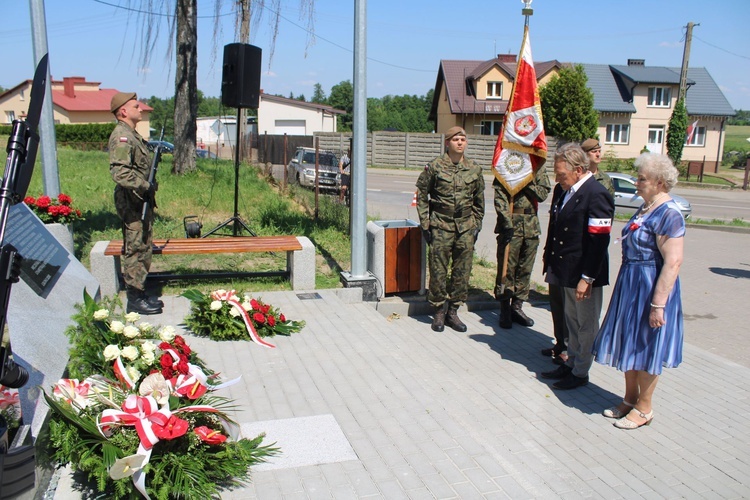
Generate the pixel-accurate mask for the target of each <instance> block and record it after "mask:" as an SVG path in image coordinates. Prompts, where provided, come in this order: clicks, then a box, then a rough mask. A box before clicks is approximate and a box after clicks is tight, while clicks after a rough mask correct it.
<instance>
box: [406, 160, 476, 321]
mask: <svg viewBox="0 0 750 500" xmlns="http://www.w3.org/2000/svg"><path fill="white" fill-rule="evenodd" d="M417 189H418V192H417V212H418V213H419V222H420V225H421V227H422V230H425V231H430V233H431V234H432V243H431V245H430V257H429V265H430V288H429V293H428V295H427V300H428V301H429V302H430V304H432V305H433V306H435V307H436V308H440V307H442V306H443V304H444V303H445V302H446V301H449V303H450V307H451V308H454V309H457V308H458V307H460V306H461V305H462V304H463V303H464V302H465V301H466V298H467V295H468V290H469V277H470V275H471V264H472V259H473V257H474V243H475V239H476V235H477V234H478V233H479V230H480V229H481V228H482V218H483V217H484V177H483V176H482V169H481V168H480V167H479V165H477V164H476V163H475V162H474V161H472V160H469V159H467V158H466V157H463V159H462V160H461V161H460V162H459V163H458V164H454V163H453V162H452V161H451V159H450V157H449V156H448V154H447V153H446V154H444V155H442V156H440V157H438V158H436V159H435V160H433V161H432V162H430V163H428V164H427V165H425V169H424V171H423V172H422V173H421V174H420V175H419V179H418V180H417ZM451 259H452V260H453V266H452V269H451V274H450V280H449V279H448V266H449V264H450V261H451Z"/></svg>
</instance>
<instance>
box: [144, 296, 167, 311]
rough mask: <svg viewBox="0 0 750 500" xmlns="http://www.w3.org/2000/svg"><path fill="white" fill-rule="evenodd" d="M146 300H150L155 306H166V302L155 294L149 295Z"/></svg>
mask: <svg viewBox="0 0 750 500" xmlns="http://www.w3.org/2000/svg"><path fill="white" fill-rule="evenodd" d="M146 302H148V303H149V304H150V305H152V306H154V307H159V308H161V307H164V302H162V301H161V299H160V298H159V297H155V296H153V295H147V296H146Z"/></svg>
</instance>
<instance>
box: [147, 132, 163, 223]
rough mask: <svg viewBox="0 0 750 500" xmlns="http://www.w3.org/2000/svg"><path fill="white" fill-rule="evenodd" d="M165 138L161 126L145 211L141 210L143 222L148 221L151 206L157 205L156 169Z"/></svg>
mask: <svg viewBox="0 0 750 500" xmlns="http://www.w3.org/2000/svg"><path fill="white" fill-rule="evenodd" d="M163 140H164V126H163V125H162V127H161V134H160V135H159V142H158V143H157V145H156V149H154V159H153V161H152V162H151V171H150V172H149V173H148V191H146V196H144V200H143V211H142V212H141V222H146V214H147V213H148V209H149V206H151V208H153V207H155V206H156V200H155V196H154V192H155V190H156V171H157V169H158V168H159V163H161V150H162V141H163Z"/></svg>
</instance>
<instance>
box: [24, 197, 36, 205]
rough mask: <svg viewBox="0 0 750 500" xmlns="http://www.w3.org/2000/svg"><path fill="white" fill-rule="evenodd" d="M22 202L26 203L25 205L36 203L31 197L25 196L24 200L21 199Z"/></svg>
mask: <svg viewBox="0 0 750 500" xmlns="http://www.w3.org/2000/svg"><path fill="white" fill-rule="evenodd" d="M23 202H24V203H26V204H27V205H34V204H35V203H36V200H35V199H34V197H33V196H27V197H26V198H24V199H23Z"/></svg>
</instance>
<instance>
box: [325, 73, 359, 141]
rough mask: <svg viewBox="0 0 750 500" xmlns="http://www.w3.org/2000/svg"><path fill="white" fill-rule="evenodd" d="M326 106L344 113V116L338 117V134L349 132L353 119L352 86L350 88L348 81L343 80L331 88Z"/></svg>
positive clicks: (350, 83) (350, 84)
mask: <svg viewBox="0 0 750 500" xmlns="http://www.w3.org/2000/svg"><path fill="white" fill-rule="evenodd" d="M328 105H329V106H333V107H334V108H336V109H342V110H344V111H346V114H344V115H340V116H339V117H338V120H337V122H338V132H349V131H351V130H352V121H353V119H354V116H353V113H354V86H352V82H351V81H350V80H345V81H343V82H340V83H338V84H336V85H334V86H333V87H331V94H330V95H329V96H328Z"/></svg>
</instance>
